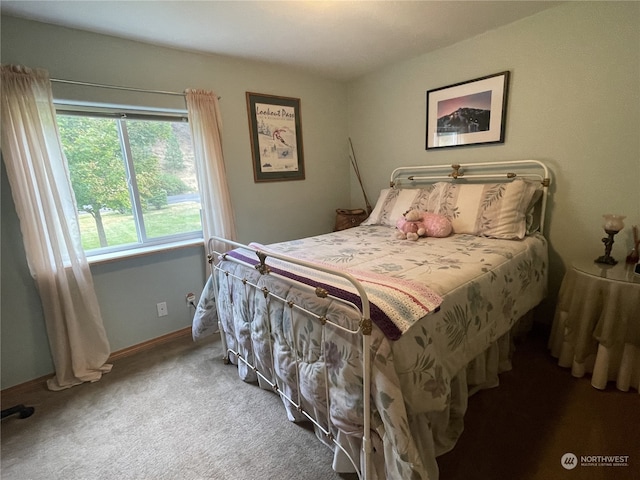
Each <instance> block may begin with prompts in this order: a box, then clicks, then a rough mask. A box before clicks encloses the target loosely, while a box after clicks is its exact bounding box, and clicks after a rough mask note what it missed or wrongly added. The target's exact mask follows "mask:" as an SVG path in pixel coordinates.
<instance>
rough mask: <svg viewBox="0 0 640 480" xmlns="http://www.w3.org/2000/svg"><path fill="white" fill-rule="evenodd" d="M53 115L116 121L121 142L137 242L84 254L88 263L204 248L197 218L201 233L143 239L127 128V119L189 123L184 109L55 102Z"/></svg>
mask: <svg viewBox="0 0 640 480" xmlns="http://www.w3.org/2000/svg"><path fill="white" fill-rule="evenodd" d="M54 106H55V108H56V113H57V114H61V115H79V116H84V117H99V118H111V119H113V120H116V121H117V128H118V136H119V139H120V142H121V151H122V155H123V161H124V166H125V172H126V175H127V179H126V181H127V185H128V189H129V198H130V200H131V208H132V214H133V218H134V222H135V227H136V232H137V236H138V242H137V243H129V244H124V245H114V246H111V247H102V248H96V249H91V250H85V251H84V253H85V255H86V257H87V260H88V261H89V263H92V264H93V263H100V262H104V261H109V260H113V259H118V258H123V257H130V256H139V255H148V254H150V253H155V252H159V251H164V250H172V249H176V248H182V247H189V246H194V245H204V236H203V230H202V216H201V217H200V218H201V220H200V230H199V231H193V232H186V233H180V234H174V235H166V236H163V237H157V238H152V239H149V238H147V236H146V228H145V223H144V220H143V218H144V217H143V212H142V205H141V203H140V197H139V193H138V187H137V181H136V174H135V169H134V165H133V158H132V155H131V149H130V146H129V136H128V131H127V126H126V121H127V120H147V121H169V122H176V121H181V122H188V116H187V112H186V110H169V109H155V108H145V109H142V108H137V107H136V108H133V107H126V106H118V105H100V104H91V103H85V102H69V101H55V100H54Z"/></svg>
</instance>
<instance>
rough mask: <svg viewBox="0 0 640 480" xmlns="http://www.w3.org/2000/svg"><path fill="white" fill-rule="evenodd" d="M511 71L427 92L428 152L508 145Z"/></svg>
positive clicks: (426, 143)
mask: <svg viewBox="0 0 640 480" xmlns="http://www.w3.org/2000/svg"><path fill="white" fill-rule="evenodd" d="M508 92H509V71H504V72H500V73H496V74H493V75H487V76H485V77H480V78H476V79H473V80H468V81H466V82H460V83H456V84H453V85H448V86H446V87H440V88H435V89H433V90H429V91H427V124H426V135H425V136H426V141H425V146H426V149H427V150H432V149H439V148H451V147H463V146H470V145H485V144H490V143H504V134H505V126H506V119H507V99H508Z"/></svg>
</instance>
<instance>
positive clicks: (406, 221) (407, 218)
mask: <svg viewBox="0 0 640 480" xmlns="http://www.w3.org/2000/svg"><path fill="white" fill-rule="evenodd" d="M396 227H397V228H398V232H397V233H396V238H399V239H402V240H404V239H406V240H412V241H416V240H418V238H420V237H446V236H448V235H449V234H450V233H451V230H452V227H451V222H450V221H449V219H448V218H447V217H445V216H443V215H438V214H437V213H430V212H422V211H420V210H418V209H415V208H414V209H411V210H408V211H407V212H405V213H404V215H403V216H402V217H401V218H400V219H398V221H397V223H396Z"/></svg>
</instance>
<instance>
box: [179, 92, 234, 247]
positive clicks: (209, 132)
mask: <svg viewBox="0 0 640 480" xmlns="http://www.w3.org/2000/svg"><path fill="white" fill-rule="evenodd" d="M185 97H186V102H187V111H188V113H189V125H190V126H191V137H192V139H193V148H194V155H195V158H196V169H197V172H198V183H199V188H200V197H201V203H202V229H203V233H204V238H205V241H206V240H207V239H208V238H209V237H210V236H211V235H216V236H219V237H224V238H227V239H229V240H235V239H236V225H235V219H234V216H233V209H232V207H231V197H230V195H229V187H228V186H227V174H226V169H225V166H224V157H223V155H222V120H221V117H220V108H219V106H218V97H217V96H216V95H215V93H213V92H210V91H206V90H193V89H189V90H187V91H186V92H185ZM215 248H216V249H218V250H219V251H224V250H228V248H229V246H228V245H226V246H225V245H220V244H216V245H215Z"/></svg>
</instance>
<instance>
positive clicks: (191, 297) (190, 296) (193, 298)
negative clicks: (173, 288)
mask: <svg viewBox="0 0 640 480" xmlns="http://www.w3.org/2000/svg"><path fill="white" fill-rule="evenodd" d="M185 298H186V299H187V303H193V302H195V301H196V296H195V295H194V294H193V293H187V294H186V295H185Z"/></svg>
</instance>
